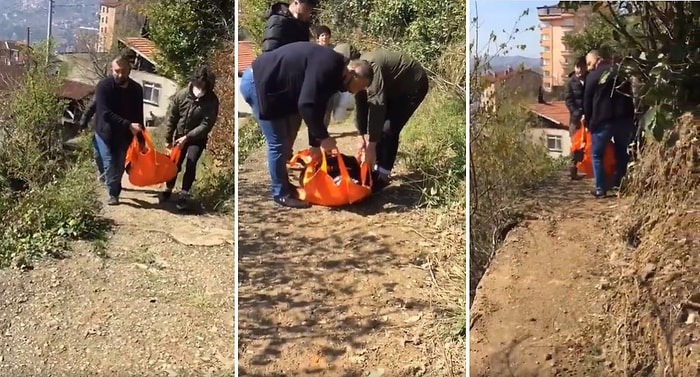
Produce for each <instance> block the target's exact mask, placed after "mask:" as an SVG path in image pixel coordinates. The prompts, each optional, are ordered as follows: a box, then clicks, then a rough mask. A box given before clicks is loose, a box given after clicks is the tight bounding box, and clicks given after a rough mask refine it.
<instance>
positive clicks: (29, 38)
mask: <svg viewBox="0 0 700 377" xmlns="http://www.w3.org/2000/svg"><path fill="white" fill-rule="evenodd" d="M31 35H32V28H30V27H29V26H27V48H29V47H30V46H31V45H30V43H31Z"/></svg>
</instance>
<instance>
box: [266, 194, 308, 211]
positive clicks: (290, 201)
mask: <svg viewBox="0 0 700 377" xmlns="http://www.w3.org/2000/svg"><path fill="white" fill-rule="evenodd" d="M275 203H277V204H279V205H281V206H285V207H289V208H311V204H309V203H307V202H304V201H301V200H299V199H297V198H295V197H294V196H291V195H290V196H283V197H279V198H275Z"/></svg>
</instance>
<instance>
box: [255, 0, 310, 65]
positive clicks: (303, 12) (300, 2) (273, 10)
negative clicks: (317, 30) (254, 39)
mask: <svg viewBox="0 0 700 377" xmlns="http://www.w3.org/2000/svg"><path fill="white" fill-rule="evenodd" d="M312 9H313V4H312V2H311V0H294V1H292V2H291V3H290V4H285V3H275V4H272V6H270V10H269V11H268V13H267V20H266V21H265V31H264V33H263V42H262V51H263V52H268V51H272V50H274V49H276V48H278V47H281V46H284V45H286V44H288V43H293V42H308V41H309V40H311V32H310V30H309V29H310V27H311V24H310V23H309V18H311V11H312Z"/></svg>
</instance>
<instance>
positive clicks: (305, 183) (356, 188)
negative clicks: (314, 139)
mask: <svg viewBox="0 0 700 377" xmlns="http://www.w3.org/2000/svg"><path fill="white" fill-rule="evenodd" d="M328 159H334V162H337V164H338V172H339V174H338V175H337V176H336V177H333V176H331V175H330V174H329V169H328ZM358 161H359V159H358ZM297 162H302V163H304V165H305V168H304V171H303V172H302V177H301V179H300V181H301V184H302V187H301V188H299V189H298V191H299V199H301V200H303V201H306V202H309V203H311V204H317V205H322V206H327V207H339V206H344V205H348V204H353V203H357V202H359V201H361V200H363V199H365V198H367V197H368V196H370V195H371V194H372V182H371V180H372V178H371V176H370V170H369V167H368V166H367V164H365V163H364V162H361V163H360V177H361V178H360V180H359V181H356V180H355V179H353V178H352V177H351V176H350V174H349V172H348V169H347V167H346V165H345V162H344V161H343V157H342V155H341V154H340V153H339V152H336V153H332V154H330V155H328V156H326V155H325V154H324V155H323V156H322V158H321V161H320V162H317V161H312V159H311V154H310V152H309V150H304V151H301V152H299V153H297V154H296V155H295V156H294V157H292V159H291V160H290V162H289V164H290V165H294V164H295V163H297Z"/></svg>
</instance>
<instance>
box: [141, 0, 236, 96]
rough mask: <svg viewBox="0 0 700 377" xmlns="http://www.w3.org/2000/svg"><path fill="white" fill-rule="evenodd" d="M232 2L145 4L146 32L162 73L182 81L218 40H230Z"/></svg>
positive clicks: (195, 0) (200, 0)
mask: <svg viewBox="0 0 700 377" xmlns="http://www.w3.org/2000/svg"><path fill="white" fill-rule="evenodd" d="M234 5H235V4H234V2H233V1H226V0H217V1H205V0H191V1H179V0H162V1H156V2H153V3H151V4H149V6H148V7H147V11H146V13H147V15H148V20H149V33H150V36H151V39H152V40H153V41H154V42H155V44H156V45H157V46H158V49H159V50H160V54H159V56H158V57H157V61H158V63H159V71H160V73H161V74H162V75H164V76H167V77H170V78H172V79H174V80H176V81H179V82H181V83H182V82H184V81H186V78H187V77H188V76H189V75H190V74H191V72H192V71H194V69H195V68H196V67H197V66H198V65H200V64H203V63H205V62H206V61H207V60H208V59H209V57H210V56H211V54H212V52H213V51H214V50H215V49H216V48H217V47H219V46H220V44H221V42H222V41H225V40H229V41H231V40H234V38H235V29H234V24H233V18H234V14H235V12H234Z"/></svg>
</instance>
